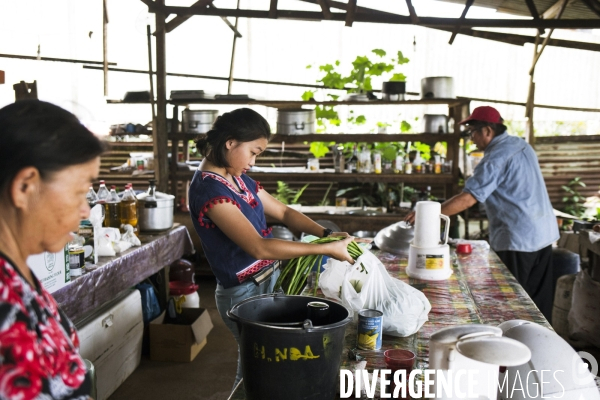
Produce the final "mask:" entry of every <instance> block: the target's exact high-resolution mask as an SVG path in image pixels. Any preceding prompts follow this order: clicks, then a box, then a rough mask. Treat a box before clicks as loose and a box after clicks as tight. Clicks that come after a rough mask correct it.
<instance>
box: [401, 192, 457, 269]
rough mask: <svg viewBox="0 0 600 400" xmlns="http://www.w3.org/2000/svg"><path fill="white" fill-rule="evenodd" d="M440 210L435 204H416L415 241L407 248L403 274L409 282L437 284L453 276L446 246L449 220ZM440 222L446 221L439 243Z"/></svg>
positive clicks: (428, 202)
mask: <svg viewBox="0 0 600 400" xmlns="http://www.w3.org/2000/svg"><path fill="white" fill-rule="evenodd" d="M441 210H442V206H441V204H440V203H438V202H436V201H419V202H417V206H416V215H415V237H414V239H413V241H412V243H411V244H410V247H409V252H408V267H407V268H406V273H407V274H408V276H410V277H412V278H418V279H425V280H431V281H438V280H444V279H448V278H449V277H450V275H452V269H451V268H450V247H449V246H448V232H449V229H450V218H448V217H447V216H446V215H443V214H441ZM441 219H443V220H445V221H446V226H445V228H444V235H443V238H444V239H443V241H442V243H440V228H441V221H440V220H441Z"/></svg>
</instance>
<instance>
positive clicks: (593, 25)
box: [150, 0, 598, 29]
mask: <svg viewBox="0 0 600 400" xmlns="http://www.w3.org/2000/svg"><path fill="white" fill-rule="evenodd" d="M315 1H316V0H315ZM332 3H333V2H331V1H330V2H329V4H330V6H331V7H334V5H333V4H332ZM159 9H160V10H161V11H162V12H163V13H164V14H181V15H212V16H219V17H243V18H259V19H266V18H269V11H261V10H245V9H241V10H236V9H205V10H196V9H190V8H189V7H176V6H163V7H159V6H153V7H151V8H150V12H156V11H157V10H159ZM331 16H332V18H331V19H332V20H334V21H345V20H346V13H332V14H331ZM277 17H278V18H277V19H280V20H284V19H295V20H307V21H322V20H323V13H322V12H321V11H318V12H314V11H293V10H278V13H277ZM419 20H420V24H419V26H425V27H450V28H454V27H456V26H457V25H458V26H462V27H469V28H473V27H481V28H535V29H537V28H555V29H585V28H590V29H597V28H598V19H561V20H556V19H550V20H544V19H540V20H539V21H534V20H533V19H529V20H527V19H488V18H485V19H478V18H465V19H464V20H459V19H458V18H437V17H419ZM354 21H355V22H370V23H384V24H397V25H411V24H412V21H411V20H410V17H409V16H405V15H398V14H392V13H383V12H382V13H366V12H365V13H363V12H362V11H361V9H360V7H358V8H357V10H356V14H355V16H354Z"/></svg>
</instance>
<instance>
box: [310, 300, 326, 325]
mask: <svg viewBox="0 0 600 400" xmlns="http://www.w3.org/2000/svg"><path fill="white" fill-rule="evenodd" d="M306 308H307V309H308V310H307V315H308V319H310V320H311V321H312V323H313V325H315V326H316V325H326V324H327V317H328V315H329V304H327V303H323V302H322V301H311V302H309V303H307V304H306Z"/></svg>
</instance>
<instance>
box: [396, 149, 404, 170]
mask: <svg viewBox="0 0 600 400" xmlns="http://www.w3.org/2000/svg"><path fill="white" fill-rule="evenodd" d="M403 172H404V157H402V153H398V155H397V156H396V165H394V173H395V174H401V173H403Z"/></svg>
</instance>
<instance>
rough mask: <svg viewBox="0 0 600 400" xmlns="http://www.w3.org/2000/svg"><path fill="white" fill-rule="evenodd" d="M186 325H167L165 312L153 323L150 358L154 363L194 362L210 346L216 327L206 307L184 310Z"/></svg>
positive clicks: (183, 317)
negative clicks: (209, 339) (207, 337)
mask: <svg viewBox="0 0 600 400" xmlns="http://www.w3.org/2000/svg"><path fill="white" fill-rule="evenodd" d="M181 318H182V319H183V321H184V324H183V325H174V324H163V321H164V320H165V312H163V313H162V314H160V315H159V316H158V318H156V319H154V320H153V321H150V359H151V360H153V361H178V362H190V361H192V360H193V359H194V358H196V356H197V355H198V353H200V350H202V348H203V347H204V346H205V345H206V336H207V335H208V333H209V332H210V331H211V329H212V328H213V324H212V321H211V319H210V316H209V315H208V311H207V310H206V309H204V308H184V309H183V310H182V313H181Z"/></svg>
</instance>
